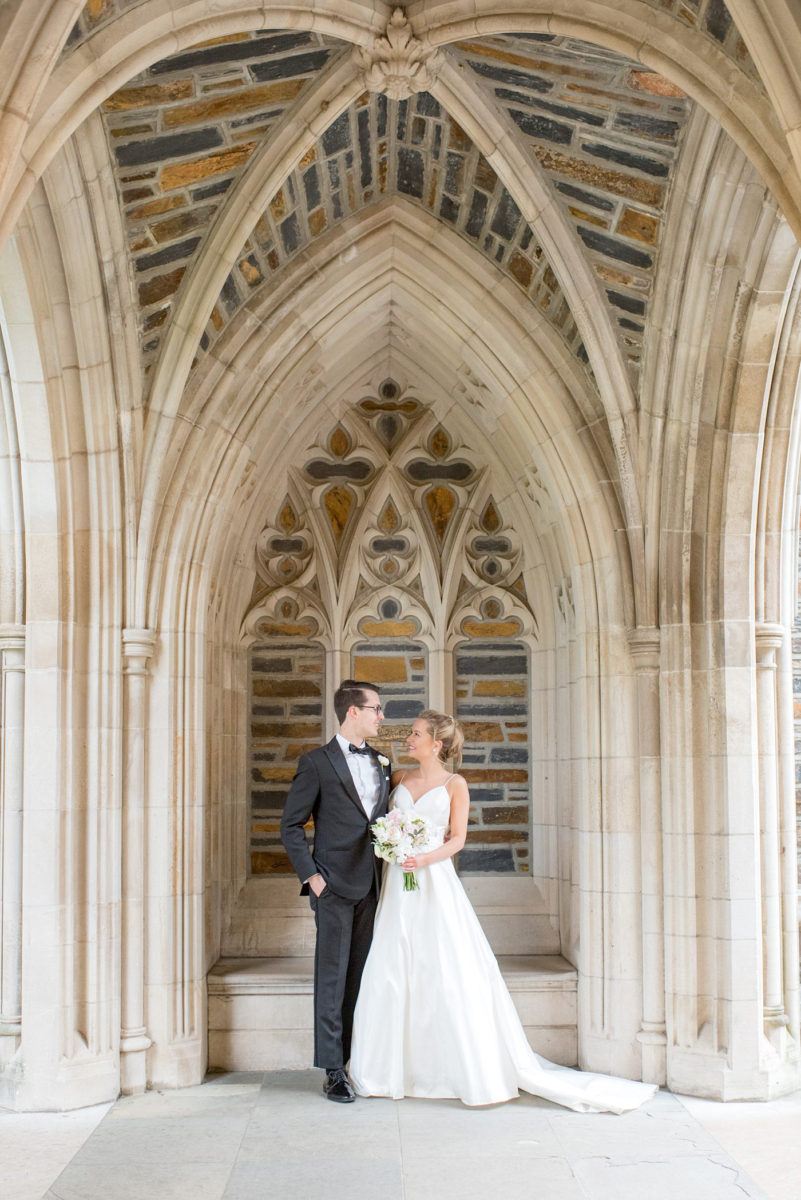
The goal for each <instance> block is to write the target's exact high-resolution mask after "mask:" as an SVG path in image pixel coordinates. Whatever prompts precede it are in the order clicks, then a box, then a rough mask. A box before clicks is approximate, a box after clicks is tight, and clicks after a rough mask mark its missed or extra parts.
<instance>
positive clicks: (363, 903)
mask: <svg viewBox="0 0 801 1200" xmlns="http://www.w3.org/2000/svg"><path fill="white" fill-rule="evenodd" d="M309 900H310V903H311V906H312V909H313V910H314V920H315V924H316V926H317V943H316V946H315V950H314V1065H315V1066H316V1067H323V1068H325V1069H329V1070H330V1069H332V1068H335V1067H344V1066H345V1064H346V1063H347V1061H348V1059H349V1058H350V1041H351V1033H352V1031H353V1011H354V1009H355V1007H356V998H357V996H358V994H359V985H360V983H361V979H362V971H363V970H364V964H365V962H366V961H367V955H368V953H369V951H370V943H371V942H372V940H373V922H374V920H375V910H376V906H377V904H378V893H377V891H376V888H375V885H373V886H372V887H371V889H370V891H369V892H368V893H367V895H366V896H362V897H361V899H359V900H349V899H347V898H346V897H345V896H338V895H337V893H336V892H332V891H331V888H330V887H329V886H326V887H325V888H323V891H322V893H321V894H320V895H319V896H315V895H314V893H313V892H310V893H309Z"/></svg>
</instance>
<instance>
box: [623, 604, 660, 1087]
mask: <svg viewBox="0 0 801 1200" xmlns="http://www.w3.org/2000/svg"><path fill="white" fill-rule="evenodd" d="M629 647H630V650H631V656H632V659H633V661H634V669H635V671H636V672H637V712H638V734H639V786H640V862H641V869H642V973H643V980H642V1026H641V1028H640V1032H639V1033H638V1034H637V1041H638V1042H639V1043H640V1044H641V1046H642V1077H643V1080H644V1081H645V1082H646V1083H658V1084H664V1083H665V1082H666V1078H667V1062H666V1054H667V1034H666V1027H665V911H664V879H663V870H662V780H661V774H660V772H661V746H660V741H661V739H660V732H659V722H660V709H659V630H658V629H656V628H641V629H635V630H634V631H633V633H632V634H631V635H630V638H629Z"/></svg>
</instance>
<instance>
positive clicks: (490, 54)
mask: <svg viewBox="0 0 801 1200" xmlns="http://www.w3.org/2000/svg"><path fill="white" fill-rule="evenodd" d="M456 47H457V49H459V50H463V51H464V52H465V54H470V55H472V56H473V57H474V58H494V59H497V61H498V62H503V63H506V64H507V65H508V66H510V67H523V68H525V69H526V70H528V71H545V72H547V73H548V74H549V75H570V77H571V78H573V79H594V78H595V75H594V73H593V72H592V71H579V70H577V69H576V67H575V66H574V65H573V64H570V65H566V66H564V67H562V66H559V64H558V63H553V62H546V61H545V60H544V59H541V58H529V57H528V55H523V54H513V53H512V52H511V51H509V50H503V49H501V48H499V47H497V46H493V45H491V44H490V43H489V42H457V43H456Z"/></svg>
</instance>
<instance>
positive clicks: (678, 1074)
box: [667, 1049, 801, 1100]
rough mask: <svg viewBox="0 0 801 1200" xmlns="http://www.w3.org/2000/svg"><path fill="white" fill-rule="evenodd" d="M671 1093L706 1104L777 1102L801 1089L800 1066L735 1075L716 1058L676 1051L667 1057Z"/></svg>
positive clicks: (777, 1066)
mask: <svg viewBox="0 0 801 1200" xmlns="http://www.w3.org/2000/svg"><path fill="white" fill-rule="evenodd" d="M667 1086H668V1088H669V1089H670V1091H671V1092H679V1093H681V1094H683V1095H685V1096H699V1097H701V1098H702V1099H705V1100H775V1099H777V1098H778V1097H779V1096H786V1095H788V1094H789V1093H790V1092H795V1091H798V1089H799V1088H801V1063H799V1062H797V1061H796V1062H787V1061H785V1062H781V1061H779V1059H778V1056H776V1061H775V1063H770V1064H767V1065H764V1066H762V1067H753V1068H752V1069H750V1070H749V1069H745V1070H739V1071H735V1070H732V1069H731V1068H730V1067H728V1066H726V1062H725V1059H722V1058H721V1057H718V1056H717V1055H704V1054H693V1053H692V1051H686V1050H675V1049H674V1050H673V1051H672V1053H671V1054H670V1055H669V1057H668V1080H667Z"/></svg>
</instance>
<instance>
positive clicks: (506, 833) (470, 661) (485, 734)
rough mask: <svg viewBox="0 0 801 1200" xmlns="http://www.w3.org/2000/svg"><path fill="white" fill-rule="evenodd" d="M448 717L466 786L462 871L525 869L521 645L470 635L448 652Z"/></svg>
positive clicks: (525, 690) (525, 691)
mask: <svg viewBox="0 0 801 1200" xmlns="http://www.w3.org/2000/svg"><path fill="white" fill-rule="evenodd" d="M454 677H455V680H456V716H457V717H458V719H459V720H460V721H461V722H462V724H463V727H464V732H465V750H464V756H463V760H462V767H461V773H462V775H464V777H465V779H466V780H467V782H468V784H469V787H470V820H469V825H468V830H467V844H466V846H465V848H464V850H463V851H462V853H461V854H460V856H459V858H460V862H459V869H460V871H461V872H462V873H463V874H471V873H483V872H497V871H501V872H518V873H523V872H526V871H528V870H529V830H530V825H529V786H530V779H529V727H528V726H529V704H528V695H529V658H528V651H527V649H526V646H525V645H523V644H522V643H520V642H515V641H511V640H509V641H507V640H502V639H497V636H496V638H495V639H483V638H476V639H475V640H471V641H469V642H466V643H463V644H462V645H461V646H460V647H459V648H458V650H457V651H456V653H455V662H454Z"/></svg>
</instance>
